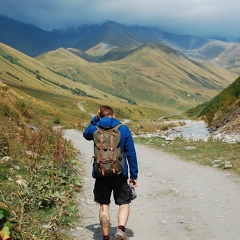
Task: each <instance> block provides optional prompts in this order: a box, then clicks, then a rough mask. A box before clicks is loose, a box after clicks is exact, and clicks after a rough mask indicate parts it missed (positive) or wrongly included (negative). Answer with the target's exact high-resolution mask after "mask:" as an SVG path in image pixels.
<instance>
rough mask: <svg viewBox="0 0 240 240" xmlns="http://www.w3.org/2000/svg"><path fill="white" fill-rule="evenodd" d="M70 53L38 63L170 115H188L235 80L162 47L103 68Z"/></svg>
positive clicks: (151, 46) (45, 56)
mask: <svg viewBox="0 0 240 240" xmlns="http://www.w3.org/2000/svg"><path fill="white" fill-rule="evenodd" d="M67 52H68V51H67V50H64V49H58V50H56V51H52V52H48V53H46V54H43V55H41V56H39V57H37V60H39V61H41V62H42V63H43V64H45V65H47V66H49V67H51V68H52V69H55V70H56V71H58V72H61V73H62V74H65V75H67V76H68V77H72V78H73V79H74V80H75V81H76V82H82V83H84V84H86V85H88V86H92V87H94V88H96V89H100V90H101V91H104V92H105V93H106V94H107V95H108V94H111V95H114V96H117V97H120V98H122V99H125V100H127V101H128V102H129V103H132V104H135V103H137V104H138V105H140V106H148V107H153V108H158V109H161V110H168V111H170V112H174V111H185V110H187V109H189V108H191V107H193V106H196V105H198V104H199V103H202V102H205V101H206V100H209V99H211V98H212V97H213V96H215V95H217V94H218V93H219V92H220V91H221V90H222V89H223V88H225V87H226V86H228V85H229V84H230V83H231V82H232V81H234V79H236V77H237V75H236V74H234V73H231V72H228V71H226V70H224V69H221V68H218V67H216V66H212V65H207V64H203V63H202V64H200V63H198V62H194V61H191V60H189V59H188V58H187V57H186V56H184V55H183V54H181V53H180V52H177V51H175V50H173V49H172V48H170V47H167V46H166V45H162V44H147V45H145V46H142V47H140V48H138V49H136V50H134V51H132V52H130V53H129V54H128V55H127V56H126V57H124V58H123V59H121V60H119V61H109V62H105V63H91V62H87V61H84V60H83V59H82V58H79V57H78V56H77V55H74V54H73V53H67ZM67 69H68V70H67Z"/></svg>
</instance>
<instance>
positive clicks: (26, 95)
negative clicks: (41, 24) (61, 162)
mask: <svg viewBox="0 0 240 240" xmlns="http://www.w3.org/2000/svg"><path fill="white" fill-rule="evenodd" d="M53 53H54V54H56V55H54V56H52V59H49V65H48V66H46V65H44V64H43V63H41V62H39V61H38V60H36V59H33V58H31V57H28V56H26V55H24V54H22V53H20V52H18V51H16V50H15V49H13V48H10V47H8V46H6V45H4V44H0V82H2V83H4V84H6V85H7V86H9V87H10V88H11V89H14V90H15V92H17V93H18V94H19V96H20V98H22V100H23V104H24V105H26V106H28V108H29V109H31V110H30V111H31V112H32V115H33V116H35V117H33V118H31V119H28V121H30V122H32V124H34V122H36V119H38V121H41V119H44V120H46V121H54V120H55V119H57V118H60V119H61V124H64V123H66V124H68V123H69V124H70V123H74V124H78V123H83V122H84V121H86V120H87V121H89V119H90V118H91V115H90V114H91V113H95V112H96V110H97V109H98V107H99V105H101V104H108V105H110V104H111V105H112V106H113V107H114V108H115V110H116V112H117V113H118V117H120V118H130V119H131V118H134V119H138V118H141V117H144V116H147V115H149V116H150V117H159V116H161V115H163V114H166V112H164V113H163V112H161V111H156V110H155V109H154V108H153V109H150V108H144V107H141V106H136V105H131V104H129V103H128V100H127V99H123V98H118V97H116V96H114V95H112V94H109V93H106V91H101V90H98V89H96V88H95V87H93V86H92V85H91V84H86V83H87V81H88V80H86V79H83V78H82V79H80V80H81V81H80V80H76V79H75V72H74V71H73V69H72V68H71V66H72V64H74V63H76V62H78V63H79V62H80V63H81V66H82V67H83V68H84V66H87V65H88V62H86V61H85V60H82V59H81V58H79V57H77V56H76V55H75V54H73V53H70V52H69V51H67V50H65V49H60V50H59V51H56V52H53ZM42 57H43V56H41V57H40V58H42ZM62 59H64V64H63V65H62V67H61V71H59V68H56V67H54V66H53V65H52V64H51V62H55V63H56V62H57V64H58V65H61V61H62ZM70 59H71V61H70ZM56 60H57V61H56ZM66 60H67V63H66ZM76 75H78V74H76ZM79 102H81V103H82V104H83V105H84V107H85V110H86V111H82V110H81V109H80V108H79Z"/></svg>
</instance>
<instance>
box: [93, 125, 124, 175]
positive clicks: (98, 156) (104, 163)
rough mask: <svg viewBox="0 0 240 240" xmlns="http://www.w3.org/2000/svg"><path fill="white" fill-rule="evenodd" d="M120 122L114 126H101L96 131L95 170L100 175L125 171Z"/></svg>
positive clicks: (94, 138)
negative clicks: (105, 127)
mask: <svg viewBox="0 0 240 240" xmlns="http://www.w3.org/2000/svg"><path fill="white" fill-rule="evenodd" d="M120 126H122V124H118V125H116V126H115V127H113V128H107V129H104V128H100V127H98V126H96V128H97V130H96V131H95V132H94V136H93V141H94V156H93V158H94V162H93V167H94V171H95V173H96V174H97V176H98V177H105V176H114V175H118V174H120V173H122V172H123V168H124V160H123V153H122V152H121V148H120V138H121V134H120V132H119V130H118V128H119V127H120Z"/></svg>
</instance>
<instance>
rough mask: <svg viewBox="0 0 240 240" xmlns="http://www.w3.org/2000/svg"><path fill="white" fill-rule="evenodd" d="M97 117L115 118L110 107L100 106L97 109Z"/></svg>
mask: <svg viewBox="0 0 240 240" xmlns="http://www.w3.org/2000/svg"><path fill="white" fill-rule="evenodd" d="M99 117H100V118H103V117H115V114H114V112H113V110H112V108H111V107H109V106H100V108H99Z"/></svg>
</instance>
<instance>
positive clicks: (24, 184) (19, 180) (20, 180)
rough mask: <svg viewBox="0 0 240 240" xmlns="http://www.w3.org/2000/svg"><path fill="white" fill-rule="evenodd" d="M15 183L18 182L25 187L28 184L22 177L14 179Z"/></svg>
mask: <svg viewBox="0 0 240 240" xmlns="http://www.w3.org/2000/svg"><path fill="white" fill-rule="evenodd" d="M16 183H17V184H19V185H20V186H23V187H27V186H28V182H27V181H26V180H23V179H18V180H17V181H16Z"/></svg>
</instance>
